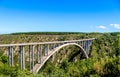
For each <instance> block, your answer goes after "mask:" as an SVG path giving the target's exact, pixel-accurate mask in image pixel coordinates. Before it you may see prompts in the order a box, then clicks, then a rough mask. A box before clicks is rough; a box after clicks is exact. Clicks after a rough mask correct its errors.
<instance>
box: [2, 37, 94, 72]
mask: <svg viewBox="0 0 120 77" xmlns="http://www.w3.org/2000/svg"><path fill="white" fill-rule="evenodd" d="M94 39H95V38H90V39H81V40H69V41H55V42H40V43H21V44H2V45H0V48H5V49H7V55H8V64H9V66H14V65H15V63H16V62H15V55H16V53H18V55H19V56H18V58H19V64H20V68H21V70H24V69H25V66H26V65H27V66H29V70H30V71H31V72H33V73H37V72H38V71H39V70H40V68H41V67H42V66H43V65H44V64H45V62H46V61H47V60H48V59H49V58H50V57H51V56H53V55H54V53H56V52H57V51H59V50H60V49H61V48H63V47H65V46H69V45H75V46H77V47H79V48H80V49H81V52H83V53H84V56H85V57H86V58H88V54H89V50H90V46H91V44H92V41H93V40H94ZM26 61H28V63H25V62H26Z"/></svg>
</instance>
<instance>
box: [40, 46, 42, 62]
mask: <svg viewBox="0 0 120 77" xmlns="http://www.w3.org/2000/svg"><path fill="white" fill-rule="evenodd" d="M41 63H42V45H40V64H41Z"/></svg>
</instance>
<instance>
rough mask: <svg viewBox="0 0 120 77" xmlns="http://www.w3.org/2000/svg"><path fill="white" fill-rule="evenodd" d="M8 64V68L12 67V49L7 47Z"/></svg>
mask: <svg viewBox="0 0 120 77" xmlns="http://www.w3.org/2000/svg"><path fill="white" fill-rule="evenodd" d="M8 64H9V66H13V47H12V46H10V47H8Z"/></svg>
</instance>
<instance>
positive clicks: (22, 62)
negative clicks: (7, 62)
mask: <svg viewBox="0 0 120 77" xmlns="http://www.w3.org/2000/svg"><path fill="white" fill-rule="evenodd" d="M20 68H21V70H24V69H25V57H24V46H20Z"/></svg>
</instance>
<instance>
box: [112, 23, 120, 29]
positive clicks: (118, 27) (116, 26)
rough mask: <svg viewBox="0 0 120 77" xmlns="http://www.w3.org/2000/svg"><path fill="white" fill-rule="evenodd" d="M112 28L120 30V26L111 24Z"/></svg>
mask: <svg viewBox="0 0 120 77" xmlns="http://www.w3.org/2000/svg"><path fill="white" fill-rule="evenodd" d="M110 25H111V26H113V27H114V28H116V29H120V24H110Z"/></svg>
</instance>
